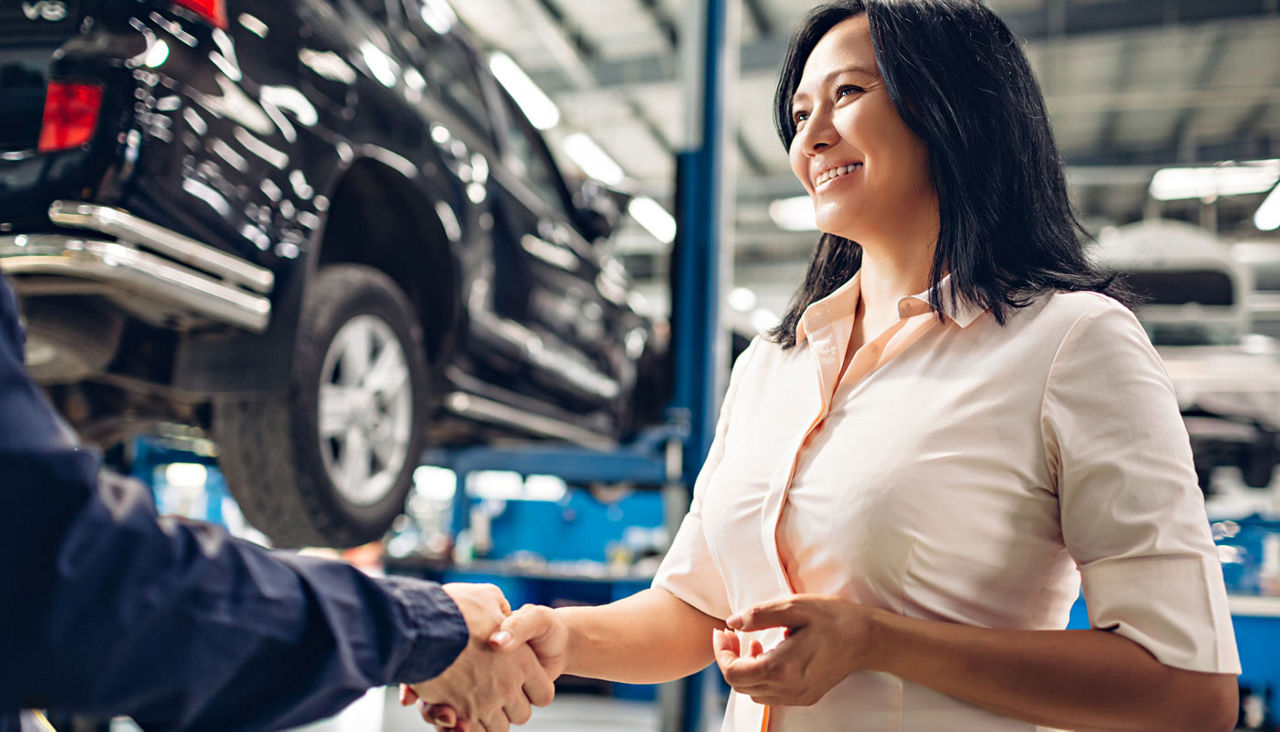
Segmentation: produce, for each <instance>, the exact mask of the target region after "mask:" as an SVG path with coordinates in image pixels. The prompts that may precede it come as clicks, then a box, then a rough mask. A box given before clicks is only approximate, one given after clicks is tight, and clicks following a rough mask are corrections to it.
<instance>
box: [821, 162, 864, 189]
mask: <svg viewBox="0 0 1280 732" xmlns="http://www.w3.org/2000/svg"><path fill="white" fill-rule="evenodd" d="M861 167H862V163H849V164H848V165H838V166H836V167H834V168H831V169H830V170H826V171H824V172H823V173H822V174H821V175H819V176H818V177H817V178H815V179H814V181H813V183H814V185H821V184H823V183H826V182H827V181H829V180H831V179H832V178H838V177H840V176H842V175H844V174H845V173H852V172H853V171H854V170H856V169H858V168H861Z"/></svg>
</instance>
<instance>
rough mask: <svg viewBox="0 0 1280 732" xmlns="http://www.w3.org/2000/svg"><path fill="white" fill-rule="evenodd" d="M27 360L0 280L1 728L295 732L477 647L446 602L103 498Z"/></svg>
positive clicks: (121, 491)
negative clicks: (111, 725) (88, 722)
mask: <svg viewBox="0 0 1280 732" xmlns="http://www.w3.org/2000/svg"><path fill="white" fill-rule="evenodd" d="M21 354H22V337H21V333H20V331H19V328H18V318H17V306H16V302H15V300H14V297H13V294H12V292H11V291H10V289H9V286H8V283H7V282H6V281H5V279H4V278H3V276H0V598H2V599H0V714H3V713H4V712H7V711H12V710H15V709H17V708H20V707H27V706H32V707H41V708H50V709H56V710H59V711H68V712H75V713H79V714H85V715H88V716H107V715H111V714H117V713H123V714H129V715H132V716H134V717H135V718H136V719H137V720H138V721H139V722H141V723H143V726H144V727H146V726H149V725H154V726H155V727H158V728H175V727H180V728H183V729H209V730H228V729H270V728H279V727H284V726H290V725H296V724H301V723H303V722H306V721H309V720H312V719H316V718H319V717H323V716H326V715H329V714H332V713H334V712H336V711H338V710H339V709H341V708H342V707H343V706H344V705H346V704H347V703H349V702H351V701H352V700H354V699H356V698H357V697H358V696H360V695H361V694H362V693H363V692H364V691H365V690H366V689H367V688H368V687H370V686H374V685H381V684H387V683H394V682H402V681H403V682H419V681H423V680H424V679H428V678H431V677H433V676H436V675H437V674H439V673H440V672H441V671H443V670H444V669H445V668H446V667H448V666H449V665H450V664H451V663H452V662H453V661H454V659H455V658H456V657H458V656H459V653H460V652H462V651H463V648H464V646H466V645H467V641H468V632H467V626H466V623H465V621H464V619H463V616H462V614H461V613H460V612H459V610H458V608H457V606H456V605H455V604H454V603H453V602H452V600H451V599H450V598H449V596H448V595H447V594H446V593H445V592H444V591H443V590H442V589H440V588H439V587H438V586H436V585H433V584H428V583H424V582H417V581H411V580H397V579H374V578H370V577H367V576H365V575H364V574H363V573H361V572H360V571H359V570H356V569H354V568H352V567H350V566H347V565H343V564H340V563H334V562H324V561H320V560H309V559H305V558H300V557H293V556H287V555H284V554H276V553H272V552H268V551H267V550H264V549H262V548H260V547H257V546H254V545H251V544H248V543H245V542H240V541H237V540H234V539H231V538H229V537H228V536H227V534H226V533H225V532H224V531H223V530H222V529H220V528H218V527H214V526H209V525H202V524H196V523H191V522H184V521H176V520H169V519H157V517H156V515H155V512H154V510H153V508H152V506H151V500H150V496H149V495H148V493H147V492H146V490H145V489H144V488H142V487H141V486H139V485H138V484H136V483H133V482H125V481H105V482H102V483H100V482H99V478H98V470H99V464H98V460H97V458H96V456H94V455H93V454H91V453H89V452H87V451H85V450H83V449H80V448H78V447H77V446H76V445H75V444H74V441H73V439H72V438H71V437H70V435H69V433H68V432H67V431H66V429H65V428H64V427H63V426H62V425H61V423H60V422H59V420H58V419H57V417H56V416H55V414H54V413H53V411H52V409H51V408H50V407H49V406H48V404H47V402H46V401H45V400H44V397H43V394H42V393H41V392H40V390H39V389H38V387H36V386H35V384H34V383H32V381H31V380H30V378H29V377H28V376H27V374H26V372H25V369H24V367H23V365H22V355H21Z"/></svg>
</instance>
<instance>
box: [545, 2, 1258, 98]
mask: <svg viewBox="0 0 1280 732" xmlns="http://www.w3.org/2000/svg"><path fill="white" fill-rule="evenodd" d="M539 1H540V2H548V0H539ZM1063 7H1064V8H1065V10H1064V11H1063V12H1062V14H1061V18H1060V19H1059V20H1056V21H1053V22H1052V23H1051V17H1050V16H1051V15H1056V14H1055V13H1049V12H1047V11H1046V10H1045V9H1044V8H1041V9H1038V10H1034V11H1025V12H1017V13H1005V14H1004V15H1003V16H1002V17H1003V18H1004V20H1005V22H1007V23H1008V24H1009V27H1010V28H1011V29H1013V31H1014V33H1015V34H1016V35H1017V36H1018V37H1019V38H1022V39H1023V40H1026V41H1028V42H1030V43H1032V44H1035V43H1038V42H1048V41H1052V42H1061V41H1070V40H1074V39H1077V38H1083V37H1096V36H1101V35H1107V34H1118V35H1124V36H1131V35H1133V34H1134V33H1141V32H1159V31H1163V30H1166V29H1168V28H1170V27H1175V26H1186V25H1199V24H1205V23H1222V24H1237V23H1239V24H1241V25H1245V24H1246V22H1247V23H1248V24H1249V25H1252V24H1253V23H1256V22H1257V19H1258V18H1265V19H1272V20H1280V15H1278V14H1277V13H1276V11H1275V10H1274V7H1273V0H1214V1H1213V2H1205V1H1204V0H1103V1H1102V2H1096V3H1087V4H1076V3H1066V4H1064V6H1063ZM1059 24H1060V28H1059V27H1056V26H1058V25H1059ZM1059 31H1060V32H1059ZM789 40H790V39H789V38H788V37H786V36H785V35H781V34H771V35H768V36H764V37H762V38H759V39H757V40H756V41H754V42H752V43H744V44H743V45H742V49H741V57H740V61H739V70H740V75H741V76H744V77H746V76H758V75H766V76H770V77H772V76H773V75H775V74H777V72H778V67H779V66H780V65H781V63H782V58H783V56H784V55H785V54H786V50H787V44H788V42H789ZM592 73H593V75H594V76H595V78H596V80H597V81H598V83H599V84H600V85H601V86H603V87H615V86H623V85H633V86H634V85H645V84H668V83H677V69H675V68H674V67H673V66H672V64H671V59H670V58H668V57H667V56H666V55H665V54H653V55H648V56H637V57H632V58H623V59H601V60H597V61H594V62H593V63H592ZM530 76H531V77H532V78H533V80H534V81H535V82H537V83H538V86H539V87H541V88H542V89H543V91H545V92H547V93H548V94H554V93H558V92H566V91H570V90H571V89H572V86H571V85H569V84H567V83H566V81H565V80H564V79H563V78H561V77H560V75H559V74H558V73H555V72H554V71H553V72H547V71H542V72H535V73H531V74H530Z"/></svg>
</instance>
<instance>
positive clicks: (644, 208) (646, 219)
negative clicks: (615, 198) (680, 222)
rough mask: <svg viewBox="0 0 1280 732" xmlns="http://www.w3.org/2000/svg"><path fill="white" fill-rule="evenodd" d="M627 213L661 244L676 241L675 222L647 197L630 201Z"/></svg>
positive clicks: (665, 211)
mask: <svg viewBox="0 0 1280 732" xmlns="http://www.w3.org/2000/svg"><path fill="white" fill-rule="evenodd" d="M627 213H629V214H631V218H633V219H635V220H636V222H637V223H638V224H640V225H641V226H643V227H644V228H645V230H646V231H648V232H649V233H650V234H653V237H654V238H655V239H657V240H658V241H660V242H662V243H663V244H670V243H671V242H673V241H675V239H676V220H675V218H673V217H672V216H671V214H669V213H667V210H666V209H665V208H663V207H662V205H661V204H659V203H658V202H657V201H655V200H653V199H652V198H649V197H647V196H640V197H639V198H633V199H631V203H629V204H627Z"/></svg>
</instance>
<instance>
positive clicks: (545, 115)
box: [489, 51, 560, 130]
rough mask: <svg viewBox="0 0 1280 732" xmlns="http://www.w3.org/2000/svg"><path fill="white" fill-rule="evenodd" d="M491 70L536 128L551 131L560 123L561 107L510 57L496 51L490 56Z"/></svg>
mask: <svg viewBox="0 0 1280 732" xmlns="http://www.w3.org/2000/svg"><path fill="white" fill-rule="evenodd" d="M489 70H490V71H492V72H493V75H494V76H495V77H497V79H498V81H500V82H502V86H503V87H504V88H505V89H506V90H507V93H508V94H510V95H511V98H512V99H514V100H516V104H518V105H520V109H521V110H522V111H523V112H524V116H526V117H528V118H529V122H530V123H531V124H532V125H533V126H534V127H537V128H538V129H540V130H549V129H551V128H552V127H555V126H556V125H557V124H559V123H560V109H559V107H557V106H556V104H555V102H553V101H551V99H550V98H548V97H547V95H546V94H544V93H542V90H541V89H539V88H538V85H537V84H535V83H533V79H530V78H529V76H528V74H525V73H524V69H522V68H520V66H519V65H518V64H516V62H515V61H512V60H511V57H510V56H508V55H507V54H505V53H503V52H501V51H494V52H493V54H491V55H490V56H489Z"/></svg>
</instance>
